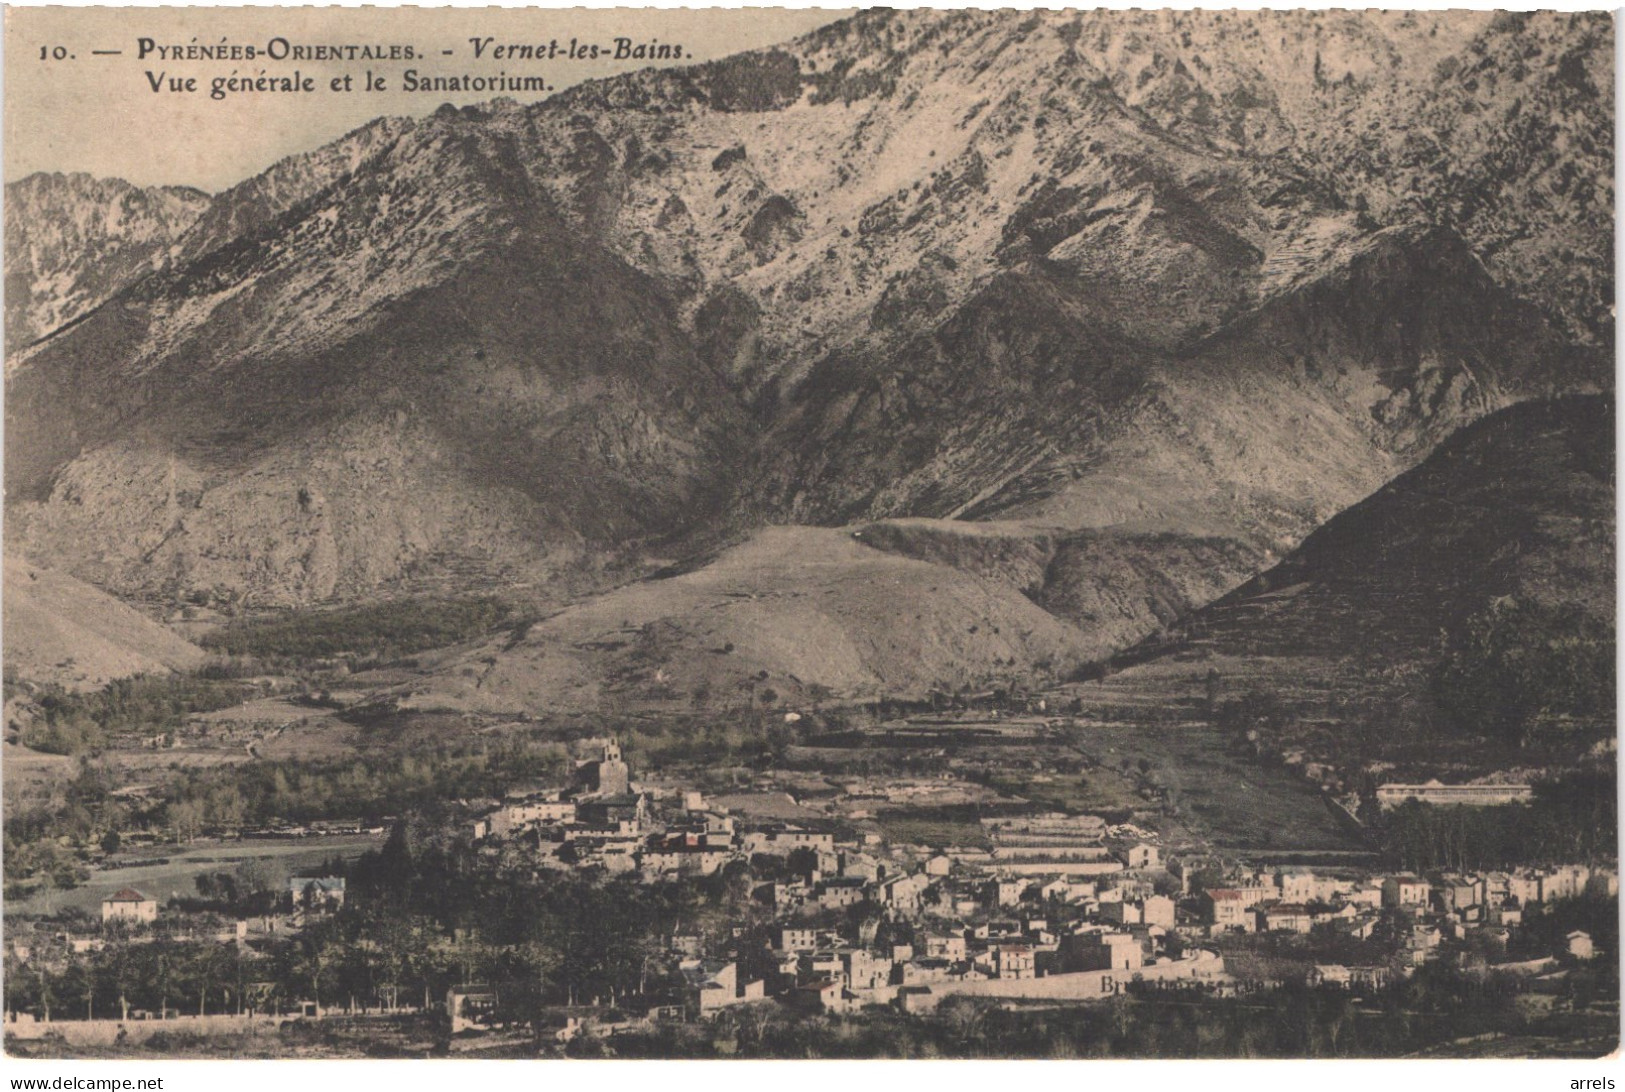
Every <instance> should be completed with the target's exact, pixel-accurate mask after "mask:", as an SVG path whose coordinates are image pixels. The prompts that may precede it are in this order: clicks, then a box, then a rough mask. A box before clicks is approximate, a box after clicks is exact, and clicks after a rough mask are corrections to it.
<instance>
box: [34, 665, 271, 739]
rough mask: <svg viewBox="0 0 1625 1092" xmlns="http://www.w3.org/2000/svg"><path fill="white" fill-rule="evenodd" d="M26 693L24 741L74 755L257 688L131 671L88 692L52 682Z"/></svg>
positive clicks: (176, 722) (151, 731)
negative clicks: (28, 714) (29, 708)
mask: <svg viewBox="0 0 1625 1092" xmlns="http://www.w3.org/2000/svg"><path fill="white" fill-rule="evenodd" d="M7 689H8V691H12V689H13V688H12V687H8V688H7ZM18 690H21V684H18ZM26 693H27V696H28V699H29V701H30V703H31V704H32V705H33V707H34V710H35V714H34V717H33V719H32V720H31V721H30V722H29V723H28V724H27V727H26V728H25V730H24V732H23V742H24V743H26V744H27V745H28V746H30V747H33V748H34V749H35V750H39V751H46V752H49V753H51V754H62V755H73V754H84V753H87V752H93V751H98V750H100V749H102V748H104V747H106V746H107V745H108V743H110V742H111V741H112V740H114V739H116V738H117V737H119V736H127V735H161V734H163V733H166V732H173V731H174V730H176V729H177V728H179V727H180V726H181V724H182V723H183V722H184V721H185V720H186V718H187V717H188V716H190V715H191V714H193V713H207V712H210V711H212V710H215V709H224V708H226V707H228V706H232V705H236V704H238V703H239V702H241V701H243V700H245V699H246V698H248V697H250V696H252V695H253V694H255V693H257V691H256V689H255V688H254V687H253V686H250V685H248V684H246V683H242V682H232V681H227V680H219V679H205V678H199V677H196V676H190V675H178V676H167V675H166V676H154V675H136V676H133V677H131V678H127V679H118V680H115V681H114V682H110V683H108V684H107V685H106V686H104V687H103V688H102V689H100V690H96V691H93V692H91V693H88V694H81V693H76V692H74V691H70V690H66V689H64V688H63V687H61V686H58V685H56V684H55V683H51V684H39V685H33V684H30V685H29V686H28V687H27V688H26Z"/></svg>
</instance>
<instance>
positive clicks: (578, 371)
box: [6, 11, 1613, 704]
mask: <svg viewBox="0 0 1625 1092" xmlns="http://www.w3.org/2000/svg"><path fill="white" fill-rule="evenodd" d="M1611 66H1612V27H1611V23H1610V20H1609V19H1608V18H1607V16H1606V15H1601V14H1596V15H1589V14H1572V15H1571V14H1552V13H1535V14H1531V15H1511V14H1499V15H1497V14H1493V13H1488V12H1485V13H1473V12H1449V13H1431V12H1404V13H1377V12H1338V13H1300V12H1247V13H1208V12H1110V13H1105V12H1102V13H1081V14H1080V13H1070V12H978V11H959V12H933V11H908V12H885V11H876V12H867V13H864V14H861V15H858V16H856V17H854V18H851V19H847V20H842V21H840V22H838V23H834V24H832V25H831V26H829V27H826V28H823V29H821V30H819V31H816V32H814V33H812V34H810V35H807V36H805V37H803V38H801V39H798V40H796V41H794V42H791V43H787V44H786V45H784V46H782V47H779V48H775V49H769V50H762V51H758V52H754V53H747V54H741V55H738V56H735V57H731V58H727V59H724V60H721V61H716V62H710V63H707V64H702V65H698V66H693V67H688V68H668V69H650V70H645V71H642V72H637V73H633V74H630V75H627V76H621V77H616V78H613V79H609V80H603V81H598V82H593V83H588V84H583V85H579V86H577V87H574V88H571V89H568V90H566V91H564V92H562V93H560V94H558V95H555V96H553V97H552V98H549V99H547V100H545V101H543V102H540V103H537V104H535V105H532V106H521V105H519V104H516V103H513V102H508V101H496V102H493V103H490V104H486V105H484V106H479V107H465V108H462V109H456V108H453V107H450V106H446V107H442V108H441V109H440V110H438V111H436V112H435V113H434V114H433V115H431V116H429V117H425V118H421V119H381V120H379V121H377V122H374V123H372V124H370V125H368V126H366V127H364V128H362V129H360V130H358V131H356V132H354V133H352V134H349V135H348V136H346V137H344V138H343V139H341V140H339V141H337V142H335V143H333V144H331V145H329V146H327V147H324V148H321V149H317V150H314V151H312V152H310V153H308V154H306V155H303V156H299V157H295V158H293V159H290V160H288V161H285V162H283V163H281V164H278V165H276V166H275V167H273V168H272V169H271V170H269V171H268V172H266V173H265V174H263V175H261V176H259V177H257V178H254V179H250V180H248V181H246V182H244V183H242V184H241V185H239V186H237V187H234V188H232V189H230V190H228V191H226V192H224V193H221V194H218V195H215V196H214V197H212V198H210V199H208V200H207V202H206V203H205V202H203V201H202V199H201V197H200V196H199V195H195V194H190V193H187V192H184V191H168V190H166V191H137V190H133V189H132V188H130V187H125V186H122V184H114V183H95V184H93V183H90V182H89V181H88V180H85V179H83V178H80V177H77V176H74V177H68V178H62V177H57V176H34V177H32V178H29V179H25V180H23V181H22V182H19V183H15V184H13V185H12V186H9V187H8V191H7V193H8V227H9V223H10V216H11V210H12V209H14V208H16V209H21V208H23V207H24V205H23V204H22V203H21V202H23V201H27V202H29V204H27V206H26V207H27V208H29V209H35V210H39V212H38V216H39V218H40V221H41V223H42V224H44V223H49V224H55V225H63V224H77V225H81V226H80V227H79V228H77V229H76V230H69V229H68V228H67V227H53V228H45V227H41V228H38V229H35V228H32V227H31V228H30V229H29V231H28V233H27V234H26V235H25V236H22V237H21V238H14V233H13V232H11V231H9V230H8V233H7V255H6V260H7V278H8V282H7V285H8V294H7V295H8V301H12V302H8V313H7V332H8V338H7V341H8V350H9V356H8V359H7V373H6V374H7V378H6V382H7V411H6V412H7V440H6V488H7V497H8V516H9V518H10V520H11V531H10V534H9V537H8V548H10V549H17V550H21V551H23V552H24V553H26V554H28V555H29V556H30V557H34V558H41V559H48V560H49V562H50V563H51V564H52V565H55V566H58V567H60V568H62V569H64V570H66V571H67V572H68V573H70V574H72V575H73V576H75V577H77V578H80V579H83V580H86V581H89V582H91V583H93V584H95V585H97V586H98V587H101V588H103V589H106V590H108V591H110V592H113V593H114V594H116V595H119V596H121V597H125V598H127V599H130V600H132V601H138V602H142V603H144V604H146V605H147V606H148V607H149V608H150V609H153V610H155V611H158V612H160V613H162V612H164V611H167V610H169V609H172V608H173V607H174V606H175V605H176V604H178V603H179V602H181V601H183V600H184V601H188V602H192V603H207V604H213V605H215V606H217V607H220V608H223V609H229V610H233V611H235V610H241V609H258V608H272V607H298V606H309V605H312V604H319V603H325V602H330V601H335V600H355V599H362V598H367V597H371V596H376V595H388V594H400V593H412V592H417V591H423V590H434V591H437V592H444V591H448V590H450V591H472V590H485V589H488V588H491V587H500V588H503V589H505V590H506V591H507V593H508V594H520V595H523V596H524V597H526V598H528V599H529V600H531V601H532V603H533V604H534V605H537V606H539V607H541V608H542V609H543V610H544V612H546V613H549V614H550V617H549V619H548V620H547V621H544V622H542V623H539V624H538V626H537V627H536V628H534V629H533V630H532V631H531V633H530V635H529V636H528V637H526V638H525V639H524V641H522V642H521V646H520V647H516V648H514V649H508V650H506V652H505V655H529V656H530V667H527V668H525V669H523V670H519V669H517V668H516V669H515V671H514V672H513V673H512V674H511V676H509V675H504V669H502V668H501V667H500V665H499V666H496V667H492V668H491V672H490V673H489V674H490V679H489V684H490V687H491V689H490V690H489V691H486V693H491V694H494V693H496V692H498V691H502V692H504V693H506V694H507V695H508V696H507V697H504V698H501V699H500V700H498V699H496V698H492V699H491V700H492V701H496V702H497V703H498V704H501V703H502V702H507V703H510V704H512V703H520V704H522V703H524V702H527V701H534V700H536V699H537V696H538V695H540V694H542V693H543V692H544V691H545V689H546V688H545V687H541V685H540V683H538V682H537V680H538V679H544V678H545V679H555V680H558V679H563V680H565V681H566V682H567V683H568V685H569V686H570V687H573V688H575V691H576V692H579V693H581V694H585V695H601V694H603V693H606V692H607V691H608V690H613V689H614V685H607V684H606V683H605V681H604V680H605V679H611V680H613V679H622V680H625V679H636V680H638V682H637V685H639V686H643V685H645V684H647V685H648V686H652V687H655V688H657V689H661V690H662V692H664V690H666V689H670V688H671V684H670V683H669V682H668V680H669V678H670V677H671V669H670V668H666V669H662V668H660V667H658V666H651V665H652V664H653V661H652V660H650V659H649V656H648V655H647V653H648V651H649V642H651V641H654V642H656V644H657V645H659V646H660V647H661V648H663V649H665V650H666V651H663V652H662V653H661V655H662V656H668V655H669V657H674V658H675V660H674V662H679V661H680V662H681V664H686V665H687V666H686V667H684V668H683V670H684V671H686V672H687V674H686V675H685V676H684V679H685V681H684V682H683V683H682V684H681V685H680V686H678V687H677V689H680V690H682V691H684V692H685V693H688V692H691V691H692V690H694V689H699V688H701V687H702V686H703V687H705V688H707V689H709V688H711V687H712V686H713V685H715V686H724V685H737V684H739V683H741V682H743V681H748V680H750V679H752V678H755V677H756V676H757V675H760V674H761V673H763V672H766V673H767V677H768V678H773V679H778V680H781V681H782V680H790V681H791V682H790V684H791V685H794V683H795V682H800V683H802V684H811V683H816V684H818V685H820V686H826V687H829V688H831V689H834V690H836V691H840V692H859V691H870V690H875V689H884V688H888V687H898V688H904V689H906V688H910V687H924V686H929V685H936V684H938V683H942V682H945V681H947V682H953V681H956V680H957V681H960V682H974V681H976V680H978V679H983V678H986V677H988V676H990V675H992V674H996V673H1000V672H1015V671H1018V670H1020V671H1033V670H1040V671H1052V672H1057V673H1064V672H1065V671H1066V670H1068V669H1069V668H1070V667H1072V666H1076V665H1078V664H1081V663H1084V662H1088V661H1093V660H1098V659H1102V658H1104V657H1106V656H1109V655H1111V654H1112V653H1114V652H1116V651H1118V650H1121V649H1123V648H1125V647H1127V646H1129V645H1131V644H1133V643H1134V642H1135V641H1138V640H1140V639H1141V638H1144V637H1145V636H1146V635H1148V634H1150V633H1152V632H1153V631H1156V630H1159V629H1161V628H1163V627H1166V626H1168V625H1170V624H1171V623H1173V622H1174V621H1175V620H1176V619H1178V618H1182V617H1184V616H1185V615H1187V614H1188V613H1189V612H1190V611H1192V610H1194V609H1196V608H1199V607H1201V606H1203V605H1204V604H1207V603H1209V602H1210V601H1212V600H1214V599H1217V598H1219V597H1220V596H1222V595H1224V593H1226V592H1227V591H1229V590H1230V589H1232V588H1234V587H1236V586H1237V585H1241V584H1243V583H1245V582H1246V581H1247V580H1249V579H1250V578H1252V577H1253V576H1255V575H1256V574H1258V573H1259V572H1261V571H1263V570H1265V569H1267V568H1269V567H1270V566H1271V565H1274V564H1275V563H1276V562H1278V561H1280V560H1281V559H1282V558H1284V557H1287V556H1288V555H1289V553H1290V551H1292V550H1294V549H1295V548H1297V547H1298V546H1299V544H1300V543H1301V542H1304V540H1305V536H1308V535H1309V534H1310V533H1311V532H1312V531H1314V530H1315V529H1316V528H1317V527H1320V526H1321V525H1322V524H1324V523H1325V522H1326V521H1327V520H1328V519H1330V518H1331V517H1332V516H1334V515H1336V514H1337V513H1338V512H1341V511H1343V510H1344V509H1346V508H1348V507H1349V506H1350V505H1353V504H1355V503H1356V502H1357V501H1360V500H1361V499H1362V498H1364V497H1366V496H1368V495H1369V494H1371V493H1373V492H1374V491H1376V490H1378V489H1379V488H1381V487H1382V486H1383V485H1384V484H1385V483H1387V482H1389V481H1390V480H1392V479H1394V478H1395V477H1396V475H1399V474H1402V473H1403V472H1405V471H1406V470H1408V469H1409V468H1411V467H1413V466H1416V465H1417V464H1418V463H1419V462H1421V461H1422V460H1423V459H1425V458H1426V457H1427V456H1428V454H1429V453H1430V452H1432V451H1433V450H1434V449H1435V448H1436V447H1438V445H1440V443H1441V442H1443V441H1444V440H1445V439H1446V438H1447V437H1449V436H1451V435H1452V434H1453V433H1455V432H1456V431H1457V430H1458V429H1460V428H1461V427H1462V426H1464V425H1467V424H1470V423H1471V422H1473V421H1475V420H1477V419H1479V418H1481V417H1484V416H1485V415H1487V414H1491V413H1493V412H1494V411H1496V410H1499V409H1501V408H1503V407H1506V406H1510V405H1513V404H1515V403H1519V402H1524V401H1528V400H1531V399H1537V398H1548V397H1550V396H1553V395H1561V394H1566V393H1574V392H1588V391H1590V392H1606V391H1611V389H1612V372H1611V368H1612V348H1613V342H1612V337H1613V335H1612V315H1611V300H1612V266H1611V255H1612V210H1613V194H1612V166H1613V146H1612V133H1613V122H1612V119H1613V101H1612V88H1613V81H1612V67H1611ZM114 210H123V211H120V212H118V213H117V214H116V215H115V212H114ZM132 210H142V211H141V214H140V215H137V213H136V212H135V211H132ZM87 250H89V251H99V252H103V253H106V254H110V255H111V254H114V253H117V254H119V255H121V256H123V257H121V258H120V259H119V261H118V262H108V263H102V264H104V265H105V268H106V273H105V274H104V276H105V278H106V280H105V281H96V280H94V279H92V278H90V276H89V274H88V273H87V270H88V269H89V268H90V266H91V263H89V262H87V261H84V260H83V258H84V252H85V251H87ZM14 278H15V284H16V286H17V288H18V291H17V292H15V293H13V292H12V291H10V289H11V288H12V286H13V283H14ZM782 525H797V526H795V527H783V526H782ZM773 527H781V528H782V529H780V530H764V528H773ZM837 528H839V529H840V530H836V529H837ZM1306 546H1307V544H1306ZM803 564H804V565H807V566H810V567H811V568H810V569H809V571H816V572H818V573H819V574H820V575H819V577H818V579H817V581H816V587H814V586H809V587H799V586H798V585H799V584H800V583H801V579H800V578H799V577H798V576H797V572H798V568H797V567H798V566H799V565H803ZM657 576H664V577H665V579H653V578H655V577H657ZM877 581H880V582H890V583H889V584H888V585H887V586H888V587H891V588H894V589H897V590H896V595H898V596H899V597H901V598H899V599H898V600H896V601H895V602H893V601H889V600H886V599H885V597H884V596H878V595H875V594H873V593H872V592H870V591H869V590H868V589H872V588H873V587H875V586H876V582H877ZM819 588H821V589H823V590H822V591H821V592H820V591H819V590H818V589H819ZM610 589H618V590H610ZM819 595H822V596H824V597H825V598H827V599H828V601H829V602H828V603H827V604H826V606H827V608H828V609H825V607H819V608H818V609H817V610H816V611H814V610H812V608H811V604H812V603H813V602H815V601H819V602H822V600H819V599H818V596H819ZM903 600H907V601H908V603H910V604H914V605H916V611H915V613H916V614H917V618H916V619H915V620H916V621H917V622H918V623H919V626H920V628H919V631H918V632H915V633H910V634H909V635H908V640H907V641H905V642H903V646H902V647H899V648H893V647H890V646H891V645H892V644H895V642H896V641H897V639H898V635H897V633H896V632H895V631H896V628H897V627H896V623H897V622H898V621H899V620H902V621H904V622H905V623H906V621H907V610H906V607H905V605H904V602H903ZM886 602H890V606H887V607H886V608H885V609H879V607H878V604H881V603H886ZM751 603H754V604H755V605H754V606H748V607H747V606H746V604H751ZM702 604H703V605H706V606H707V608H709V607H710V606H715V607H716V608H717V611H716V613H715V617H716V618H717V619H720V621H718V622H717V623H716V624H715V625H712V624H709V623H707V624H704V625H700V624H689V623H684V624H683V625H680V626H678V627H677V629H678V630H679V631H680V632H666V631H665V629H663V626H664V625H665V622H666V621H668V620H671V619H673V618H688V619H692V618H693V617H695V616H696V615H695V612H696V611H699V610H700V609H701V605H702ZM554 612H557V613H554ZM928 616H929V617H928ZM704 617H712V615H704ZM650 627H652V628H650ZM972 627H975V628H974V629H973V628H972ZM994 627H997V632H998V635H999V640H998V641H990V640H989V638H988V636H987V635H988V634H989V633H991V632H993V628H994ZM610 630H618V631H622V635H621V636H619V637H617V636H614V635H610V636H606V635H605V634H606V633H608V632H609V631H610ZM651 634H652V636H650V635H651ZM785 634H794V635H798V639H797V641H794V642H790V643H791V644H794V646H795V647H794V648H791V647H789V645H788V644H786V643H785V641H786V640H787V639H786V638H785V637H784V635H785ZM617 641H621V642H624V647H623V648H622V649H619V650H610V651H611V652H617V653H618V654H619V655H621V656H622V657H623V658H626V657H632V656H633V654H634V653H638V652H639V651H640V649H641V651H642V653H644V654H645V655H643V656H642V658H641V659H638V660H637V662H636V663H633V662H627V663H618V662H612V663H610V664H608V665H607V666H605V665H603V664H599V663H597V661H596V660H595V661H594V666H592V667H591V668H590V670H585V673H584V674H583V673H582V672H583V669H579V665H576V666H569V667H567V668H566V667H560V666H558V663H557V662H556V659H557V658H556V657H554V658H549V656H548V655H543V653H544V652H545V651H546V649H549V648H566V649H576V650H577V651H579V649H577V646H579V645H582V644H583V643H584V642H585V643H587V644H590V645H592V646H594V649H593V651H594V654H595V655H597V654H598V653H600V652H604V650H605V649H606V648H607V646H608V645H613V644H614V643H615V642H617ZM639 641H642V642H644V643H643V644H642V645H639V644H638V642H639ZM662 641H663V642H664V644H660V642H662ZM526 642H529V644H530V645H535V646H537V647H536V648H531V649H530V651H529V652H528V653H527V652H525V648H526V647H528V645H526ZM776 642H777V643H776ZM728 644H732V645H733V646H734V648H735V649H736V650H741V652H740V653H739V654H737V655H735V654H731V653H730V654H727V655H722V654H717V653H715V652H714V651H712V650H713V649H714V648H721V647H724V646H726V645H728ZM812 646H816V647H817V648H818V649H822V650H824V651H822V652H819V653H818V654H817V655H812V654H811V653H809V652H808V649H809V648H810V647H812ZM673 648H680V649H681V650H682V651H681V653H680V654H679V653H677V652H671V651H670V650H671V649H673ZM606 654H607V653H606ZM611 658H612V659H613V656H612V657H611ZM565 659H566V660H568V661H569V662H570V663H571V664H575V660H576V657H575V654H574V653H571V654H570V655H569V656H567V657H566V658H565ZM722 660H726V661H728V662H729V663H730V664H733V665H737V670H735V668H734V667H730V668H729V671H727V672H723V673H722V675H721V676H718V677H717V678H716V679H713V678H712V675H713V674H714V672H712V671H711V669H710V667H706V668H704V669H703V670H702V669H701V668H700V667H699V666H697V665H701V664H704V665H714V664H716V663H718V662H719V661H722ZM662 662H663V661H662ZM486 666H488V667H491V665H486ZM646 668H647V669H648V671H647V673H648V676H649V677H648V679H646V680H645V679H644V678H643V674H642V673H644V672H645V669H646ZM662 672H663V677H661V678H656V677H655V675H656V674H657V673H662ZM485 674H486V673H483V672H482V673H480V679H481V684H480V685H481V687H484V686H485V685H486V682H485ZM459 677H462V678H467V676H459ZM505 679H506V681H504V680H505ZM460 685H461V684H460ZM468 685H469V686H472V684H468ZM561 685H563V684H562V683H561ZM606 685H607V690H606ZM458 700H459V701H464V700H471V699H467V695H464V696H463V697H462V698H459V699H458ZM481 700H485V698H484V697H482V698H481Z"/></svg>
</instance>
